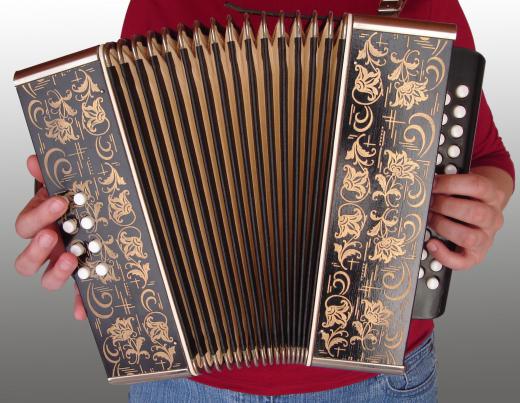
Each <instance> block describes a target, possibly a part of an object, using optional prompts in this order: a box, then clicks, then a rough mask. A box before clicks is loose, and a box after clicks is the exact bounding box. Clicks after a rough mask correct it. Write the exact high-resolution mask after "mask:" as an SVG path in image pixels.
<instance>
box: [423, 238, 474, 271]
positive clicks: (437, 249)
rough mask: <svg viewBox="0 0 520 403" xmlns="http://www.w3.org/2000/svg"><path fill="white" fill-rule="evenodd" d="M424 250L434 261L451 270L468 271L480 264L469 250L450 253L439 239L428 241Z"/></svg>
mask: <svg viewBox="0 0 520 403" xmlns="http://www.w3.org/2000/svg"><path fill="white" fill-rule="evenodd" d="M426 249H428V251H429V252H430V254H431V255H432V256H433V258H434V259H436V260H438V261H439V262H441V264H442V265H443V266H446V267H449V268H450V269H453V270H468V269H471V268H472V267H473V266H475V265H476V264H478V263H480V257H479V255H478V254H477V253H476V252H475V251H473V250H469V249H462V250H460V251H452V250H450V249H449V248H448V247H447V246H446V245H445V244H444V243H443V242H442V241H441V240H439V239H430V240H429V241H428V243H427V244H426Z"/></svg>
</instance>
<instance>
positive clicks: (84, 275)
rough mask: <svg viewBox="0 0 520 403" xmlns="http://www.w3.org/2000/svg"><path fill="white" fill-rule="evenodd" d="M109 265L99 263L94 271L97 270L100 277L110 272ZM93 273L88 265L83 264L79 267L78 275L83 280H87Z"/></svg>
mask: <svg viewBox="0 0 520 403" xmlns="http://www.w3.org/2000/svg"><path fill="white" fill-rule="evenodd" d="M108 269H109V267H108V265H107V264H106V263H99V264H97V265H96V267H95V268H94V271H95V272H96V274H97V275H98V276H99V277H105V276H106V275H107V274H108ZM90 275H91V270H90V268H88V267H86V266H81V267H80V268H79V269H78V277H79V278H80V279H81V280H86V279H88V278H89V277H90Z"/></svg>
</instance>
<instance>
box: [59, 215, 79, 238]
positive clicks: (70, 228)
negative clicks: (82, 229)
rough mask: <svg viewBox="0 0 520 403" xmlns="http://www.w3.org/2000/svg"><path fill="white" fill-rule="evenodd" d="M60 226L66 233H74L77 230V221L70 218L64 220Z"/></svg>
mask: <svg viewBox="0 0 520 403" xmlns="http://www.w3.org/2000/svg"><path fill="white" fill-rule="evenodd" d="M61 228H63V231H65V232H66V233H67V234H74V233H75V232H76V231H77V230H78V222H77V221H76V220H75V219H74V218H71V219H70V220H67V221H65V222H64V223H63V224H62V225H61Z"/></svg>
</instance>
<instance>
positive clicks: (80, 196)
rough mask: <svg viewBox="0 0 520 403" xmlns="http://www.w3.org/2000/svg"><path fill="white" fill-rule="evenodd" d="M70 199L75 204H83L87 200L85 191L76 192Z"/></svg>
mask: <svg viewBox="0 0 520 403" xmlns="http://www.w3.org/2000/svg"><path fill="white" fill-rule="evenodd" d="M72 199H73V200H74V204H76V205H77V206H83V205H84V204H85V203H86V202H87V196H86V195H85V193H76V194H75V195H74V197H73V198H72Z"/></svg>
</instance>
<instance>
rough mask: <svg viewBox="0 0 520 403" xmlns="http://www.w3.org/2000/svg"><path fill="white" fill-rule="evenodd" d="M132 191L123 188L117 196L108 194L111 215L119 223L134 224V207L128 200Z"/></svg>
mask: <svg viewBox="0 0 520 403" xmlns="http://www.w3.org/2000/svg"><path fill="white" fill-rule="evenodd" d="M129 194H130V192H129V191H128V189H125V190H123V191H122V192H120V193H119V194H118V195H117V196H116V195H109V196H108V207H109V215H110V218H112V220H113V221H114V222H115V223H116V224H118V225H132V224H133V223H134V221H135V213H134V207H133V206H132V203H130V201H129V200H128V196H129Z"/></svg>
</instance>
